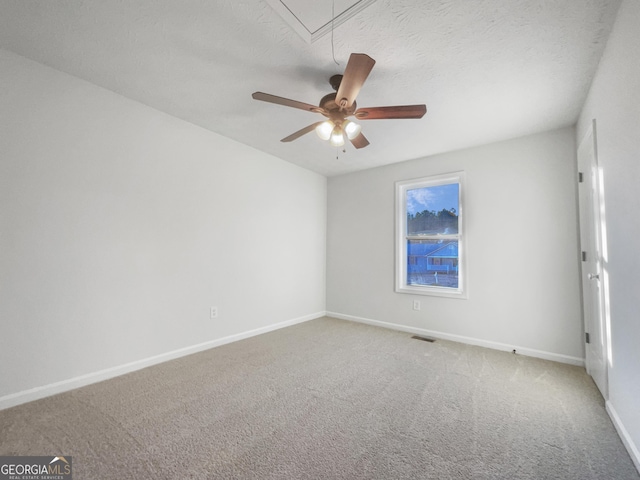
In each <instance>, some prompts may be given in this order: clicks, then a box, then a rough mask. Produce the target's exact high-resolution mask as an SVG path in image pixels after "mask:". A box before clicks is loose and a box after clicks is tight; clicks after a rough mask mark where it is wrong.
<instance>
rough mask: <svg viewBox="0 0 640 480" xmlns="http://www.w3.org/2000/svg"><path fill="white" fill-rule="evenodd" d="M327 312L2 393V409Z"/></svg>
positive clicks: (269, 330)
mask: <svg viewBox="0 0 640 480" xmlns="http://www.w3.org/2000/svg"><path fill="white" fill-rule="evenodd" d="M325 314H326V312H317V313H312V314H310V315H305V316H303V317H299V318H294V319H291V320H286V321H284V322H280V323H274V324H273V325H267V326H266V327H260V328H256V329H254V330H249V331H247V332H242V333H237V334H235V335H229V336H228V337H223V338H217V339H215V340H210V341H208V342H204V343H199V344H197V345H192V346H190V347H185V348H180V349H178V350H173V351H171V352H167V353H162V354H160V355H156V356H153V357H149V358H144V359H142V360H137V361H135V362H130V363H126V364H124V365H119V366H117V367H112V368H107V369H104V370H100V371H97V372H93V373H88V374H85V375H80V376H79V377H74V378H69V379H67V380H62V381H60V382H55V383H51V384H49V385H43V386H41V387H35V388H31V389H29V390H24V391H22V392H17V393H12V394H9V395H5V396H3V397H0V410H4V409H6V408H10V407H15V406H16V405H21V404H23V403H27V402H31V401H33V400H38V399H40V398H44V397H49V396H51V395H55V394H57V393H62V392H66V391H69V390H73V389H75V388H79V387H84V386H86V385H90V384H92V383H97V382H101V381H103V380H108V379H110V378H113V377H117V376H119V375H124V374H125V373H131V372H135V371H136V370H141V369H143V368H146V367H150V366H152V365H157V364H158V363H163V362H166V361H169V360H174V359H176V358H180V357H184V356H187V355H191V354H193V353H198V352H202V351H203V350H209V349H210V348H214V347H219V346H221V345H226V344H227V343H232V342H237V341H239V340H244V339H245V338H249V337H254V336H256V335H261V334H263V333H267V332H271V331H273V330H278V329H280V328H284V327H289V326H291V325H295V324H297V323H303V322H307V321H309V320H313V319H315V318H319V317H323V316H324V315H325Z"/></svg>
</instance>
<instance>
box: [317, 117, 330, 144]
mask: <svg viewBox="0 0 640 480" xmlns="http://www.w3.org/2000/svg"><path fill="white" fill-rule="evenodd" d="M334 127H335V125H334V124H333V122H332V121H331V120H327V121H326V122H322V123H321V124H320V125H318V126H317V127H316V133H317V134H318V136H319V137H320V138H321V139H322V140H329V138H331V132H333V128H334Z"/></svg>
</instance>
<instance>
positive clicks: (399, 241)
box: [396, 172, 468, 299]
mask: <svg viewBox="0 0 640 480" xmlns="http://www.w3.org/2000/svg"><path fill="white" fill-rule="evenodd" d="M452 183H457V184H458V185H459V188H458V212H457V213H458V233H457V234H454V235H445V234H442V235H407V191H409V190H414V189H417V188H424V187H436V186H438V185H448V184H452ZM464 194H465V173H464V172H452V173H446V174H443V175H432V176H429V177H422V178H417V179H413V180H403V181H399V182H396V292H398V293H410V294H414V295H433V296H438V297H450V298H462V299H466V298H468V293H467V288H466V276H467V268H466V248H465V247H466V245H465V228H464V223H465V215H464ZM431 239H434V240H447V239H451V240H458V288H451V287H439V286H434V285H411V284H408V283H407V240H431Z"/></svg>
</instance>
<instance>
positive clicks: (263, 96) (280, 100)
mask: <svg viewBox="0 0 640 480" xmlns="http://www.w3.org/2000/svg"><path fill="white" fill-rule="evenodd" d="M251 96H252V97H253V99H254V100H262V101H263V102H269V103H275V104H277V105H284V106H285V107H293V108H299V109H301V110H306V111H308V112H318V113H322V112H323V111H324V110H323V109H322V108H320V107H317V106H315V105H311V104H309V103H304V102H298V101H297V100H291V99H289V98H284V97H278V96H276V95H270V94H268V93H263V92H255V93H254V94H253V95H251Z"/></svg>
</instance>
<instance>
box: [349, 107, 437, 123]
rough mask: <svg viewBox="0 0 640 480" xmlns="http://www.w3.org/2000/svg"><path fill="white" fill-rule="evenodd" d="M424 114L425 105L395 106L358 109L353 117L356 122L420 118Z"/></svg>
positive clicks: (425, 111) (425, 110)
mask: <svg viewBox="0 0 640 480" xmlns="http://www.w3.org/2000/svg"><path fill="white" fill-rule="evenodd" d="M425 113H427V106H426V105H396V106H393V107H369V108H359V109H358V110H356V113H355V114H354V115H355V116H356V118H357V119H358V120H380V119H394V118H422V117H423V116H424V114H425Z"/></svg>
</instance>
